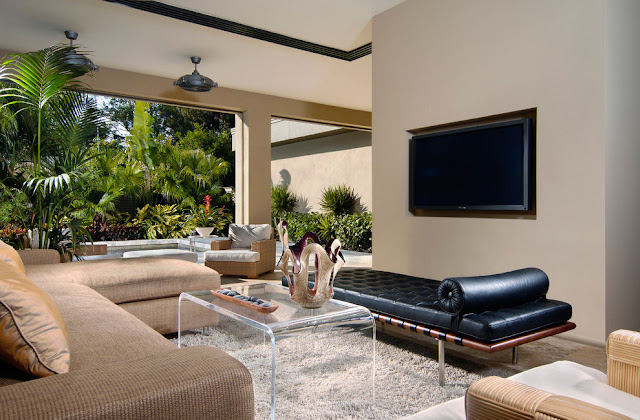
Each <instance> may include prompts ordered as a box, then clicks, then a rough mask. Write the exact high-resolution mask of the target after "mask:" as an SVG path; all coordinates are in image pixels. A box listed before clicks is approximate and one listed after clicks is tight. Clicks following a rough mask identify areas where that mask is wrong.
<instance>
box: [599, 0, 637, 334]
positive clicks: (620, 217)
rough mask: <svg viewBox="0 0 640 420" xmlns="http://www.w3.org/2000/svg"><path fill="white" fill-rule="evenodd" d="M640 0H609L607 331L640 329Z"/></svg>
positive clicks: (607, 10)
mask: <svg viewBox="0 0 640 420" xmlns="http://www.w3.org/2000/svg"><path fill="white" fill-rule="evenodd" d="M638 17H640V2H638V1H637V0H607V1H606V2H605V28H606V29H605V40H606V44H605V45H606V47H605V133H606V139H607V145H606V256H607V265H606V276H607V277H606V278H607V282H606V296H607V298H606V302H607V311H606V314H607V324H606V330H607V333H608V332H611V331H613V330H616V329H619V328H625V329H631V330H635V331H640V305H639V304H638V299H639V298H640V258H638V253H639V250H640V226H639V224H640V216H639V210H640V164H639V163H638V159H640V118H638V115H639V113H640V48H639V47H638V41H640V27H639V26H638Z"/></svg>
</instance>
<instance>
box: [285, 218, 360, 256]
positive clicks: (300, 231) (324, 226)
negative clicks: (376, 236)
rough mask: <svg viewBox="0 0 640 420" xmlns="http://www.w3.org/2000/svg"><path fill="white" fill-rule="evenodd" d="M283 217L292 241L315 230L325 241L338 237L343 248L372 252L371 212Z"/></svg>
mask: <svg viewBox="0 0 640 420" xmlns="http://www.w3.org/2000/svg"><path fill="white" fill-rule="evenodd" d="M281 219H282V220H285V221H286V222H287V225H288V230H289V241H290V242H291V243H293V242H296V241H298V240H300V239H301V238H302V237H303V236H304V234H305V233H307V232H314V233H316V234H317V235H318V236H319V237H320V239H322V240H323V241H327V240H328V239H331V238H338V239H339V240H340V243H341V244H342V247H343V249H349V250H352V251H360V252H371V229H372V218H371V213H369V212H364V213H355V214H349V215H341V216H336V215H332V214H321V213H288V214H286V215H283V217H282V218H281ZM277 221H279V220H277ZM277 221H276V222H277Z"/></svg>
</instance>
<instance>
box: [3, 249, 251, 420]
mask: <svg viewBox="0 0 640 420" xmlns="http://www.w3.org/2000/svg"><path fill="white" fill-rule="evenodd" d="M21 256H22V257H23V260H24V262H26V263H27V264H26V277H27V278H28V280H31V282H33V283H35V284H36V285H37V286H39V287H40V288H41V289H42V291H44V292H45V293H46V295H48V296H49V297H50V298H51V299H52V300H53V302H54V303H55V305H56V306H57V309H58V310H59V313H60V314H61V315H62V319H63V320H64V324H65V328H66V332H65V333H66V335H67V337H68V340H67V341H68V355H69V358H70V364H69V368H68V372H67V373H58V374H51V375H50V376H45V377H39V378H34V376H33V375H32V374H29V373H26V372H25V371H24V370H20V369H18V368H16V367H14V366H13V365H12V364H11V363H9V362H7V361H6V360H0V407H1V409H0V419H54V418H55V419H105V418H110V419H125V418H126V419H148V418H156V419H166V418H181V419H186V418H194V419H195V418H198V419H201V418H207V419H251V418H253V387H252V381H251V376H250V374H249V372H248V371H247V369H246V368H245V367H244V366H243V365H242V364H241V363H240V362H238V361H237V360H235V359H233V358H232V357H231V356H229V355H227V354H226V353H224V352H223V351H221V350H218V349H215V348H212V347H189V348H182V349H179V348H177V347H176V346H175V345H174V344H173V343H171V342H170V341H168V340H167V339H166V338H165V337H163V336H162V335H161V334H160V333H158V332H157V331H155V330H154V329H153V328H151V327H150V326H149V325H147V324H150V325H152V326H154V328H157V329H159V330H163V331H164V330H175V329H176V326H175V323H174V321H177V320H176V319H175V318H174V315H175V316H177V315H176V312H175V310H174V309H172V306H175V307H176V309H177V302H176V295H177V293H179V291H180V290H190V289H195V290H202V289H204V288H205V287H206V288H213V287H216V285H219V276H218V275H217V273H215V272H213V271H212V270H210V269H208V268H205V267H202V266H198V265H196V264H193V263H188V262H184V261H177V260H158V259H153V261H152V262H147V261H143V260H144V259H138V260H135V259H132V260H113V261H87V262H72V263H64V264H60V263H57V262H55V261H56V256H55V255H53V254H51V253H47V252H43V251H37V252H36V251H27V252H23V253H21ZM30 262H31V263H33V262H40V263H42V262H45V263H47V264H40V265H32V264H31V265H30V264H28V263H30ZM182 263H185V264H191V266H186V265H183V264H182ZM192 266H195V268H194V267H192ZM12 270H14V269H13V268H11V267H9V266H8V265H7V263H6V262H4V261H2V258H0V281H1V280H2V277H3V276H5V277H11V275H12V273H14V274H13V276H14V277H15V276H16V274H15V273H16V271H15V270H14V271H12ZM203 270H207V271H203ZM198 273H199V275H198ZM211 273H213V275H212V274H211ZM178 274H182V276H178ZM207 274H208V275H207ZM172 278H173V279H174V280H173V281H171V279H172ZM7 284H9V286H7ZM7 290H8V292H7ZM0 292H2V293H4V297H5V298H7V295H8V294H11V283H10V282H9V283H5V284H4V285H3V289H2V290H0ZM0 298H3V296H0ZM9 298H10V296H9V297H8V298H7V299H5V300H10V299H9ZM14 301H15V299H14ZM114 302H116V303H118V304H117V305H116V304H115V303H114ZM0 303H2V302H0ZM194 306H195V305H194ZM165 308H166V309H167V310H169V309H170V313H169V314H168V315H165V314H163V313H162V312H163V311H164V310H165ZM0 309H2V308H0ZM24 309H25V308H22V310H24ZM125 309H126V310H125ZM13 310H14V311H15V310H16V308H14V309H13ZM9 312H11V311H9ZM26 312H27V313H28V312H29V311H28V308H26ZM4 313H5V314H7V312H6V311H5V312H4ZM131 313H137V314H140V317H141V318H142V319H144V322H143V321H142V320H140V319H138V318H137V317H135V316H133V315H132V314H131ZM196 315H197V314H195V313H194V317H193V318H192V321H193V322H196V321H198V317H197V316H196ZM0 318H1V317H0ZM199 321H200V322H205V321H203V320H202V319H200V320H199ZM196 323H197V322H196ZM5 327H6V324H5V323H3V322H1V321H0V329H2V328H5ZM23 328H24V327H23ZM0 332H3V331H0ZM36 353H37V352H36ZM5 354H6V353H5Z"/></svg>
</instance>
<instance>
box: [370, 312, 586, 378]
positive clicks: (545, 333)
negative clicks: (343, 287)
mask: <svg viewBox="0 0 640 420" xmlns="http://www.w3.org/2000/svg"><path fill="white" fill-rule="evenodd" d="M371 315H373V318H374V319H375V320H376V321H378V322H381V323H384V324H390V325H393V326H396V327H399V328H403V329H406V330H410V331H413V332H415V333H418V334H424V335H427V336H430V337H433V338H435V339H436V341H438V365H439V366H438V371H439V382H440V386H444V384H445V373H444V343H445V342H446V341H448V342H450V343H454V344H457V345H459V346H464V347H469V348H472V349H476V350H480V351H484V352H487V353H494V352H496V351H500V350H506V349H509V348H511V349H513V354H512V359H511V362H512V363H513V364H516V363H518V346H519V345H521V344H526V343H530V342H532V341H536V340H539V339H541V338H545V337H550V336H552V335H556V334H560V333H563V332H565V331H569V330H572V329H574V328H575V327H576V324H574V323H573V322H565V323H564V324H560V325H555V326H553V327H549V328H544V329H541V330H538V331H534V332H531V333H527V334H523V335H519V336H517V337H514V338H509V339H507V340H504V341H498V342H496V343H491V344H487V343H483V342H481V341H477V340H474V339H471V338H463V337H459V336H457V335H455V334H453V333H448V332H442V331H440V330H437V329H434V328H429V327H425V326H424V325H420V324H414V323H412V322H409V321H403V320H401V319H397V318H393V317H390V316H388V315H382V314H378V313H375V312H372V313H371Z"/></svg>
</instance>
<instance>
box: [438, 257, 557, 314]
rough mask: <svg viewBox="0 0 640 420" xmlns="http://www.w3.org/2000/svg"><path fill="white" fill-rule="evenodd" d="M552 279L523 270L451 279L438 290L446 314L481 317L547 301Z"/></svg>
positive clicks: (537, 270) (543, 274)
mask: <svg viewBox="0 0 640 420" xmlns="http://www.w3.org/2000/svg"><path fill="white" fill-rule="evenodd" d="M548 290H549V278H548V277H547V275H546V274H545V273H544V272H543V271H542V270H540V269H537V268H523V269H521V270H515V271H510V272H508V273H500V274H492V275H490V276H475V277H452V278H448V279H444V280H442V282H441V283H440V285H439V287H438V303H439V305H440V308H442V310H443V311H445V312H449V313H452V314H454V315H457V314H469V313H480V312H485V311H494V310H496V309H500V308H504V307H511V306H517V305H521V304H523V303H527V302H533V301H535V300H537V299H540V298H544V297H545V295H546V294H547V291H548Z"/></svg>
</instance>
